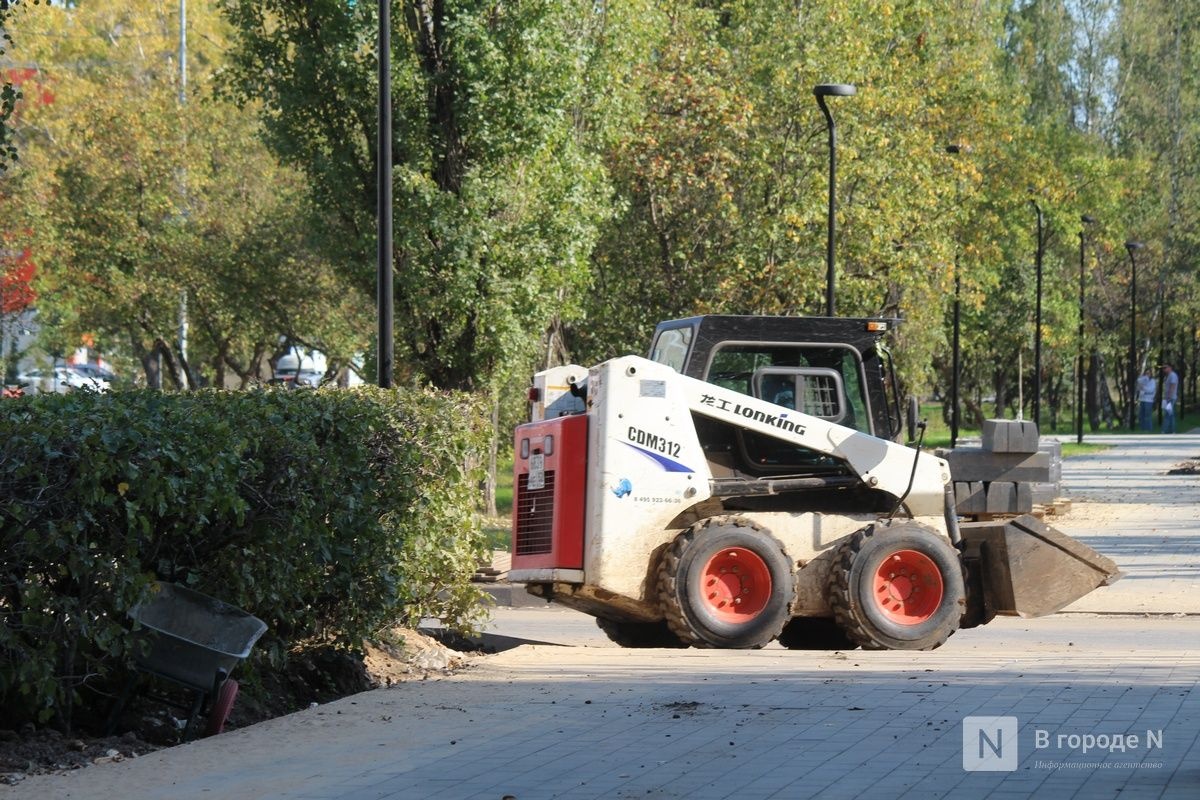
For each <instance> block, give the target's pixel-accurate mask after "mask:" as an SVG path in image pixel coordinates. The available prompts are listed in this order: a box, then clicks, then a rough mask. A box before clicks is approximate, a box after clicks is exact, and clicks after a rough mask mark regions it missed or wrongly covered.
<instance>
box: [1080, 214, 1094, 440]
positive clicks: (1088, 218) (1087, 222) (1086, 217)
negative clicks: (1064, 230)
mask: <svg viewBox="0 0 1200 800" xmlns="http://www.w3.org/2000/svg"><path fill="white" fill-rule="evenodd" d="M1079 221H1080V222H1082V223H1083V225H1084V227H1081V228H1080V229H1079V369H1078V372H1077V373H1076V375H1075V441H1076V443H1077V444H1083V365H1084V352H1083V289H1084V273H1083V264H1084V242H1083V239H1084V236H1083V235H1084V231H1085V230H1087V227H1086V226H1088V225H1090V224H1092V223H1093V222H1095V221H1096V220H1095V218H1094V217H1092V216H1090V215H1088V214H1084V215H1082V216H1081V217H1080V218H1079Z"/></svg>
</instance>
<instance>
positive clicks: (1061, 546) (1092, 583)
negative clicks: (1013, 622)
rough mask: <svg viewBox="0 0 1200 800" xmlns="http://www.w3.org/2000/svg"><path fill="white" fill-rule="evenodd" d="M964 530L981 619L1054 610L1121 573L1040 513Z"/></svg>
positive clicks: (969, 525)
mask: <svg viewBox="0 0 1200 800" xmlns="http://www.w3.org/2000/svg"><path fill="white" fill-rule="evenodd" d="M961 530H962V537H963V544H964V548H963V560H964V562H965V563H966V564H967V570H968V576H969V579H970V580H971V583H973V584H974V585H975V586H977V587H979V588H982V594H983V597H982V598H977V602H978V600H979V599H982V601H983V602H982V605H983V608H982V609H980V611H981V612H983V613H984V617H983V620H982V621H986V620H987V619H990V618H991V616H992V615H993V614H1004V615H1009V616H1014V615H1015V616H1020V617H1040V616H1043V615H1045V614H1053V613H1054V612H1055V611H1058V610H1060V609H1062V608H1063V607H1064V606H1067V605H1069V604H1071V603H1073V602H1075V601H1076V600H1078V599H1079V598H1081V597H1083V596H1084V595H1085V594H1087V593H1088V592H1090V591H1092V590H1093V589H1096V588H1097V587H1100V586H1107V585H1109V584H1111V583H1113V582H1115V581H1116V580H1117V579H1119V578H1120V577H1121V572H1120V570H1119V569H1118V568H1117V565H1116V564H1115V563H1114V562H1113V561H1112V559H1110V558H1108V557H1106V556H1102V555H1100V554H1099V553H1097V552H1096V551H1095V550H1093V549H1092V548H1090V547H1088V546H1087V545H1085V544H1083V543H1082V542H1079V541H1077V540H1075V539H1072V538H1071V537H1070V536H1067V535H1066V534H1064V533H1062V532H1061V531H1057V530H1055V529H1054V528H1051V527H1049V526H1047V525H1045V524H1043V523H1042V522H1041V521H1039V520H1038V519H1036V518H1035V517H1031V516H1023V517H1017V518H1016V519H1011V520H1005V521H997V522H967V523H963V524H962V526H961ZM972 571H977V574H976V575H970V573H971V572H972ZM980 584H982V586H980Z"/></svg>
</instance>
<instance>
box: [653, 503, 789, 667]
mask: <svg viewBox="0 0 1200 800" xmlns="http://www.w3.org/2000/svg"><path fill="white" fill-rule="evenodd" d="M738 559H740V561H739V560H738ZM721 565H730V566H728V567H727V568H726V567H723V566H721ZM739 565H740V566H739ZM658 592H659V601H660V602H661V603H662V608H663V614H664V616H666V619H667V624H668V626H670V629H671V631H672V632H674V633H675V635H676V636H678V637H679V638H680V639H681V640H682V641H684V642H687V643H688V644H692V645H696V646H698V647H724V648H753V647H762V646H763V645H765V644H767V643H768V642H770V641H771V640H772V639H774V638H775V637H776V636H778V635H779V633H780V632H781V631H782V630H783V626H784V624H785V623H787V621H788V619H789V618H790V616H791V608H792V605H793V604H794V603H795V602H796V574H795V572H794V571H793V570H792V564H791V561H789V560H788V557H787V555H786V554H785V553H784V551H783V545H781V544H780V543H779V541H778V540H776V539H775V537H773V536H771V534H769V533H767V532H766V531H764V530H762V529H761V528H759V527H758V526H756V525H754V524H752V523H751V522H749V521H748V520H745V519H743V518H741V517H713V518H710V519H706V520H704V521H703V522H700V523H697V524H696V525H693V526H692V527H691V528H690V529H688V530H686V531H684V532H683V533H681V534H679V536H677V537H675V541H674V542H672V543H671V546H670V547H669V548H667V551H666V553H665V554H664V556H663V559H662V562H661V563H660V564H659V568H658ZM710 598H711V599H710ZM743 601H745V602H743Z"/></svg>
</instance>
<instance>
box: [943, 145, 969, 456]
mask: <svg viewBox="0 0 1200 800" xmlns="http://www.w3.org/2000/svg"><path fill="white" fill-rule="evenodd" d="M970 150H971V148H970V147H968V146H966V145H962V144H948V145H946V152H947V153H949V154H950V155H952V156H956V155H958V154H959V153H968V152H970ZM954 201H955V203H956V204H957V205H958V207H959V208H958V209H956V210H958V211H960V212H961V210H962V181H960V180H958V179H957V178H955V180H954ZM958 238H959V237H958V235H956V236H955V242H954V338H953V340H952V341H953V344H952V346H951V353H952V359H951V374H950V447H952V448H953V447H955V446H957V444H958V405H959V403H958V389H959V385H960V382H961V376H962V366H961V365H962V360H961V356H962V349H961V345H960V342H961V340H960V338H959V331H960V326H961V321H962V317H961V313H960V312H961V306H960V304H959V294H960V291H961V289H962V280H961V276H960V274H959V263H958V259H959V248H960V246H961V245H962V242H960V241H958Z"/></svg>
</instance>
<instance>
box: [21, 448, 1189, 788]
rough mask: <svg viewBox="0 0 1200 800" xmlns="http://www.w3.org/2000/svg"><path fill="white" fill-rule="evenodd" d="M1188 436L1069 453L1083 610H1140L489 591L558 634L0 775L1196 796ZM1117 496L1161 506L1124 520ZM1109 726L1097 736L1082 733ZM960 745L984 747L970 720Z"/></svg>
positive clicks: (260, 783)
mask: <svg viewBox="0 0 1200 800" xmlns="http://www.w3.org/2000/svg"><path fill="white" fill-rule="evenodd" d="M1089 438H1091V437H1089ZM1147 438H1149V437H1147ZM1163 438H1166V437H1163ZM1139 448H1141V449H1140V450H1139ZM1193 451H1194V452H1193ZM1195 454H1200V437H1195V436H1177V437H1171V441H1170V442H1166V443H1159V442H1156V441H1147V442H1145V443H1141V442H1140V441H1131V440H1122V442H1121V443H1120V445H1119V446H1118V447H1115V448H1114V449H1113V450H1109V451H1107V452H1106V453H1101V454H1096V455H1094V456H1086V457H1084V459H1085V460H1081V461H1079V463H1078V464H1077V465H1076V464H1073V463H1072V462H1073V461H1075V459H1070V460H1068V461H1067V464H1066V476H1065V480H1066V482H1067V483H1068V485H1069V486H1071V487H1072V489H1073V491H1075V487H1076V486H1078V487H1079V488H1078V490H1077V491H1078V494H1076V497H1083V499H1084V500H1086V501H1088V502H1091V501H1092V500H1095V501H1097V502H1098V503H1105V504H1107V505H1111V506H1112V510H1113V515H1112V516H1111V517H1105V518H1104V519H1105V520H1106V522H1105V524H1104V525H1102V526H1099V527H1094V528H1093V529H1091V530H1089V531H1081V532H1080V535H1081V536H1082V537H1083V538H1085V539H1089V542H1090V543H1092V544H1093V545H1094V546H1097V547H1098V548H1099V549H1102V550H1104V551H1105V552H1108V553H1110V554H1111V555H1113V556H1114V557H1116V559H1117V561H1118V563H1120V564H1122V566H1123V567H1125V568H1126V570H1127V572H1128V573H1129V576H1130V577H1129V578H1127V579H1126V580H1124V581H1122V582H1120V583H1118V584H1117V585H1116V586H1114V587H1107V588H1105V589H1102V590H1099V591H1098V592H1096V593H1094V594H1095V595H1097V596H1098V595H1100V594H1102V593H1106V592H1114V591H1115V590H1117V589H1118V588H1122V587H1128V588H1127V590H1126V593H1125V594H1123V595H1117V596H1116V598H1115V599H1110V601H1105V602H1106V604H1107V605H1112V606H1113V608H1107V607H1105V608H1099V607H1098V608H1095V609H1093V610H1096V611H1112V610H1113V609H1114V608H1117V607H1122V608H1123V610H1124V611H1138V612H1139V613H1143V614H1150V615H1151V616H1148V617H1147V616H1120V615H1113V614H1110V613H1106V614H1101V615H1098V614H1092V613H1073V614H1060V615H1056V616H1054V617H1049V618H1045V619H1039V620H1019V619H1000V620H996V621H995V622H993V623H992V624H990V625H988V626H985V627H983V628H979V629H974V630H969V631H962V632H960V633H958V634H957V635H956V636H954V637H953V638H951V640H950V642H949V643H948V644H947V645H946V646H945V647H943V648H941V649H940V650H937V651H934V652H931V653H900V652H864V651H848V652H845V653H826V652H802V651H786V650H783V649H781V648H779V647H778V646H777V645H772V646H771V647H768V648H764V649H763V650H759V651H717V650H683V651H660V650H622V649H619V648H615V647H612V646H605V645H604V644H603V643H602V642H601V641H600V639H599V638H598V634H597V633H596V631H595V627H594V625H592V624H591V621H590V620H588V619H587V618H584V617H582V616H581V615H577V614H574V613H573V612H570V611H567V610H564V609H559V608H541V609H501V610H499V611H498V616H497V620H496V623H495V629H496V630H497V632H499V633H508V634H511V635H521V636H527V637H528V638H535V639H539V640H541V641H543V642H548V644H539V645H525V646H521V647H517V648H515V649H512V650H509V651H507V652H505V653H502V654H499V655H496V656H490V657H486V658H482V659H478V660H477V661H476V662H475V663H476V665H475V666H474V667H473V668H471V669H469V670H467V671H465V672H463V673H461V674H459V675H456V676H454V677H451V678H446V679H440V680H431V681H426V682H415V683H408V684H400V685H397V686H395V687H392V688H390V689H385V690H379V691H375V692H369V693H365V694H362V695H357V696H355V697H351V698H346V699H344V700H341V701H339V702H337V703H332V704H329V705H326V706H322V707H320V708H318V709H315V710H312V711H305V712H300V713H298V714H294V715H292V716H290V717H285V718H281V719H277V720H272V721H270V722H267V723H264V724H262V725H258V726H254V727H252V728H249V729H245V730H240V731H233V732H230V733H227V734H223V735H221V736H217V737H213V738H211V739H206V740H202V741H199V742H195V743H192V744H189V745H186V746H182V747H177V748H173V749H171V750H168V751H161V752H159V753H154V754H151V755H149V756H145V757H142V758H138V759H135V760H132V761H126V762H123V763H115V764H105V765H100V766H96V767H91V768H89V769H86V770H82V771H79V772H75V773H70V774H66V775H60V776H39V777H35V778H30V779H28V780H27V781H25V782H24V783H22V784H20V785H18V786H16V787H10V788H7V789H3V788H0V798H7V797H10V796H11V797H14V798H21V799H22V800H23V799H24V798H70V800H87V799H89V798H106V799H107V798H122V800H142V799H143V798H170V799H171V800H175V799H176V798H178V799H180V800H187V799H188V798H247V799H248V798H288V799H289V800H334V799H335V798H337V799H340V800H368V798H371V799H374V800H382V799H383V798H389V799H393V800H395V799H402V800H407V798H413V799H414V800H415V799H416V798H436V800H442V799H443V798H445V799H446V800H459V798H461V799H462V800H474V799H475V798H479V799H480V800H484V799H487V800H502V799H503V798H505V797H513V798H516V800H546V799H548V798H572V800H574V799H575V798H581V799H582V798H605V799H606V800H607V798H689V800H690V799H691V798H696V799H698V800H719V799H723V798H737V799H738V800H757V799H758V798H772V799H773V800H785V799H786V800H791V799H792V798H806V797H821V798H852V797H862V796H868V795H869V796H871V797H874V798H884V799H886V798H901V797H903V798H927V797H953V798H955V799H956V800H957V799H958V798H965V799H966V800H970V799H971V798H995V799H996V800H1001V799H1002V798H1024V797H1031V796H1037V797H1052V798H1054V800H1066V799H1067V798H1081V799H1082V798H1088V799H1089V800H1090V799H1091V798H1116V797H1120V798H1122V800H1128V798H1170V799H1172V800H1173V799H1174V798H1179V799H1180V800H1183V798H1188V799H1189V800H1190V799H1191V798H1196V797H1200V689H1198V688H1197V685H1198V682H1200V616H1191V615H1185V616H1182V617H1173V616H1170V614H1171V613H1174V612H1172V610H1171V609H1172V608H1176V607H1181V606H1180V603H1183V602H1186V601H1187V599H1188V598H1189V597H1190V589H1189V585H1190V587H1194V586H1195V582H1194V579H1195V571H1196V564H1195V556H1194V552H1195V551H1194V550H1189V547H1191V544H1190V542H1194V541H1195V539H1196V537H1197V536H1200V520H1198V519H1197V518H1196V516H1195V512H1194V509H1191V508H1188V505H1189V504H1191V503H1196V502H1200V485H1198V483H1197V480H1196V478H1195V476H1190V477H1189V479H1188V480H1187V481H1179V482H1171V481H1167V480H1164V478H1163V476H1161V475H1160V474H1159V471H1160V469H1161V470H1165V467H1166V466H1169V463H1167V462H1170V460H1171V459H1172V458H1175V457H1176V456H1179V455H1182V458H1177V459H1176V460H1183V458H1186V457H1187V456H1190V455H1195ZM1164 465H1165V466H1164ZM1154 487H1158V489H1157V491H1155V489H1154ZM1092 493H1094V494H1092ZM1121 498H1123V499H1121ZM1110 501H1112V502H1110ZM1129 504H1142V505H1148V506H1151V507H1154V508H1160V509H1164V513H1163V514H1162V515H1161V516H1160V517H1159V518H1158V519H1157V520H1149V521H1148V522H1147V524H1146V525H1144V526H1135V525H1132V524H1131V521H1130V520H1127V519H1125V518H1124V517H1122V516H1121V513H1120V512H1121V509H1122V508H1124V507H1125V506H1127V505H1129ZM1101 516H1103V515H1101ZM1151 516H1153V515H1151ZM1069 520H1070V518H1069V517H1068V518H1067V519H1065V520H1062V521H1056V523H1055V524H1056V525H1059V526H1060V527H1062V528H1063V529H1064V530H1067V531H1068V532H1070V529H1069V524H1067V523H1068V522H1069ZM1108 521H1111V522H1112V524H1111V525H1110V524H1108ZM1164 531H1166V532H1165V533H1164ZM1089 537H1090V538H1089ZM1164 538H1165V539H1166V540H1167V541H1166V542H1165V544H1166V545H1167V546H1166V547H1164V546H1163V545H1164V542H1163V541H1162V540H1163V539H1164ZM1176 544H1178V546H1175V545H1176ZM1112 551H1116V552H1112ZM1147 597H1150V598H1151V599H1149V600H1147V599H1146V598H1147ZM1136 604H1140V606H1138V607H1136V608H1135V607H1134V606H1135V605H1136ZM1085 610H1087V609H1085ZM560 641H561V642H563V643H564V644H562V645H556V644H554V643H555V642H560ZM593 645H594V646H593ZM966 717H1013V718H1015V720H1014V723H1015V725H1016V728H1017V737H1016V765H1015V769H1013V770H1011V771H986V772H985V771H968V770H966V769H964V719H965V718H966ZM988 730H989V731H990V729H988ZM991 733H992V734H994V733H995V731H991ZM1133 735H1136V736H1138V743H1137V745H1136V746H1126V747H1125V748H1124V750H1123V751H1116V750H1113V749H1112V748H1111V744H1112V742H1113V741H1114V740H1115V737H1117V736H1121V737H1126V736H1133ZM1043 736H1044V737H1048V742H1049V743H1048V744H1047V746H1045V747H1040V748H1039V747H1038V743H1039V741H1040V738H1039V737H1043ZM1099 736H1105V737H1107V738H1106V739H1105V742H1106V743H1107V744H1109V745H1110V747H1108V748H1104V749H1099V748H1097V747H1095V746H1094V745H1095V744H1096V742H1095V740H1094V739H1093V740H1092V741H1091V744H1092V745H1093V746H1092V747H1089V748H1088V751H1087V752H1084V742H1085V741H1086V740H1085V739H1084V737H1099ZM1159 737H1161V742H1160V741H1159ZM988 741H989V742H992V743H993V744H994V743H996V741H997V739H996V737H995V736H994V735H993V736H992V738H990V739H989V740H988ZM1121 741H1122V744H1123V745H1126V744H1128V741H1127V740H1126V739H1125V738H1122V740H1121ZM1012 743H1013V742H1012V740H1011V738H1010V739H1009V740H1007V744H1006V745H1005V747H1006V748H1007V747H1009V746H1011V745H1012ZM966 745H967V747H968V748H970V749H971V750H972V751H975V750H978V752H979V754H982V755H990V756H994V755H996V754H995V752H994V750H990V749H989V750H985V749H982V748H981V747H980V740H979V739H978V738H977V736H976V737H974V738H972V736H971V731H969V730H968V735H967V739H966ZM1001 749H1002V751H1003V753H1004V754H1005V755H1008V756H1011V755H1012V752H1013V751H1012V750H1011V749H1004V748H1001ZM992 765H993V766H996V764H992Z"/></svg>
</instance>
